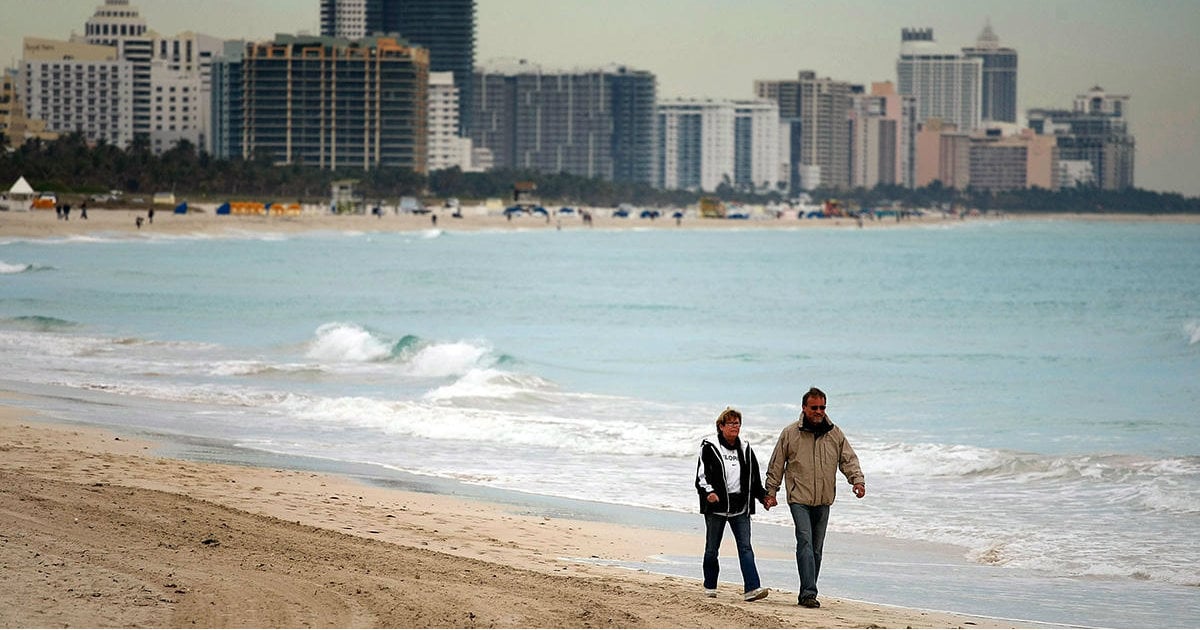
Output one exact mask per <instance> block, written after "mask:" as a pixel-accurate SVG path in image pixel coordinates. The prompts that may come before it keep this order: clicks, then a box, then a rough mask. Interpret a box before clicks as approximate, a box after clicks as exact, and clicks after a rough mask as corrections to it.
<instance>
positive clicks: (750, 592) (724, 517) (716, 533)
mask: <svg viewBox="0 0 1200 630" xmlns="http://www.w3.org/2000/svg"><path fill="white" fill-rule="evenodd" d="M741 430H742V414H741V413H740V412H738V411H737V410H736V409H733V408H731V407H726V408H725V411H722V412H721V414H720V415H719V416H717V434H716V435H715V436H712V435H710V436H708V437H706V438H704V440H703V441H701V442H700V458H699V462H698V463H697V465H696V492H697V493H698V494H699V495H700V513H701V514H703V515H704V529H705V538H704V565H703V566H704V594H705V595H706V596H708V597H716V596H717V574H718V573H719V572H720V565H719V563H718V558H717V557H718V554H719V553H720V551H721V538H722V537H723V536H724V534H725V525H726V523H728V524H729V529H730V530H732V531H733V539H734V541H735V542H736V543H737V552H738V563H739V564H740V565H741V568H742V586H743V593H742V596H743V598H744V599H745V600H746V601H748V602H752V601H756V600H759V599H762V598H764V597H766V596H767V593H769V592H770V591H768V590H767V589H765V588H763V587H762V584H761V582H760V581H759V578H758V567H756V566H755V564H754V549H753V548H752V547H751V545H750V515H752V514H754V502H755V501H762V502H763V506H764V507H767V509H770V507H769V506H768V505H767V503H766V502H765V500H766V499H767V498H769V495H768V494H767V493H766V491H765V490H764V489H763V485H762V475H761V474H760V473H759V469H758V458H756V457H755V456H754V450H753V449H751V448H750V445H749V444H748V443H746V442H743V441H742V440H741V439H740V438H739V437H738V434H739V433H740V432H741Z"/></svg>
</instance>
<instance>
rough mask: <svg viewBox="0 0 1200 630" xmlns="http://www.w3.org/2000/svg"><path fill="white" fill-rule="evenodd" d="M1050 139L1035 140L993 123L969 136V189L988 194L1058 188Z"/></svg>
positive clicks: (1026, 132) (1054, 151)
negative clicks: (1026, 189) (992, 192)
mask: <svg viewBox="0 0 1200 630" xmlns="http://www.w3.org/2000/svg"><path fill="white" fill-rule="evenodd" d="M1054 144H1055V143H1054V139H1053V138H1048V137H1046V136H1038V135H1035V134H1034V133H1033V131H1031V130H1029V129H1024V130H1019V129H1016V128H1015V125H1012V124H1011V123H994V124H992V125H989V126H988V127H985V128H983V129H980V130H977V131H976V132H975V133H972V134H971V136H970V145H969V147H970V148H969V154H968V161H969V172H968V175H967V181H968V183H969V185H970V186H971V187H972V188H975V189H978V190H989V191H997V192H998V191H1005V190H1020V189H1023V188H1033V187H1038V188H1042V189H1045V190H1056V189H1057V188H1058V181H1057V176H1058V169H1057V168H1056V167H1055V162H1056V159H1057V152H1058V149H1057V147H1055V146H1054Z"/></svg>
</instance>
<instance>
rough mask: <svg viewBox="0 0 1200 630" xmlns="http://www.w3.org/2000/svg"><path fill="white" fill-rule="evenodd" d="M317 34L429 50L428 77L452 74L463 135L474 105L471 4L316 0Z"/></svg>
mask: <svg viewBox="0 0 1200 630" xmlns="http://www.w3.org/2000/svg"><path fill="white" fill-rule="evenodd" d="M321 34H322V35H325V36H329V37H343V38H346V39H358V38H361V37H366V36H368V35H399V36H400V37H401V38H403V39H405V40H407V42H408V44H409V45H412V46H419V47H422V48H425V49H427V50H428V51H429V70H430V71H431V72H452V73H454V85H456V86H458V91H459V102H460V103H461V104H462V107H461V109H460V115H459V129H458V134H459V135H467V131H468V130H469V129H470V128H471V126H470V122H471V121H470V115H471V113H472V110H473V107H472V104H473V103H474V91H473V90H474V85H475V84H474V81H473V80H472V74H473V73H474V69H475V0H321Z"/></svg>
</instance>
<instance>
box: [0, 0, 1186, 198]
mask: <svg viewBox="0 0 1200 630" xmlns="http://www.w3.org/2000/svg"><path fill="white" fill-rule="evenodd" d="M102 4H103V0H0V12H2V13H3V15H4V17H3V19H2V20H0V64H2V65H5V66H12V65H15V62H16V61H17V60H19V59H20V56H21V39H22V38H23V37H25V36H33V37H45V38H51V39H65V38H67V37H69V36H70V34H71V32H72V31H75V32H82V31H83V25H84V22H85V21H86V20H87V19H88V17H89V16H91V14H92V13H93V11H94V10H95V9H96V7H98V6H100V5H102ZM131 5H132V6H134V7H136V8H137V9H139V10H140V11H141V14H142V15H143V17H145V18H146V20H147V23H148V25H149V27H150V28H152V29H154V30H156V31H158V32H159V33H161V34H164V35H173V34H176V33H179V32H182V31H187V30H191V31H196V32H200V33H205V34H208V35H213V36H216V37H223V38H231V39H232V38H247V39H270V38H271V37H272V36H273V35H274V34H275V33H298V32H308V33H314V34H315V33H318V32H319V31H320V22H319V7H320V1H319V0H190V1H181V0H131ZM477 7H478V11H477V20H478V22H477V31H476V32H477V39H476V60H477V61H483V60H487V59H492V58H499V57H508V58H521V59H527V60H529V61H531V62H536V63H540V64H542V65H544V66H548V67H551V68H573V67H578V66H585V67H586V66H598V65H604V64H609V63H620V64H625V65H628V66H631V67H634V68H637V69H641V70H649V71H651V72H653V73H654V74H655V75H656V76H657V77H658V86H659V95H660V97H663V98H667V97H712V98H750V97H752V96H753V85H754V80H755V79H788V78H793V77H794V76H795V75H796V73H797V72H798V71H800V70H813V71H815V72H816V73H817V74H818V76H822V77H832V78H834V79H838V80H843V81H851V82H854V83H861V84H865V85H869V84H870V83H871V82H873V81H893V82H894V81H895V80H896V57H897V55H898V53H899V49H900V29H901V28H904V27H930V28H933V30H934V37H935V39H936V40H937V43H938V45H939V46H940V47H941V48H942V49H943V50H945V51H947V52H958V51H959V50H960V49H961V48H962V47H963V46H970V45H973V44H974V42H975V40H976V38H977V37H978V36H979V32H980V31H981V30H982V29H983V26H984V24H985V22H986V21H988V20H990V21H991V24H992V29H993V30H994V31H995V32H996V35H997V36H999V38H1000V43H1001V45H1003V46H1006V47H1011V48H1015V49H1016V50H1017V53H1018V54H1019V55H1020V69H1019V72H1018V78H1017V83H1018V85H1017V91H1018V95H1017V107H1018V109H1019V111H1020V112H1021V115H1022V116H1023V115H1024V111H1025V110H1026V109H1028V108H1031V107H1057V108H1067V109H1069V108H1070V107H1071V104H1072V101H1073V99H1074V97H1075V95H1077V94H1081V93H1084V92H1086V91H1087V90H1088V89H1090V88H1091V87H1092V86H1095V85H1099V86H1101V87H1103V88H1104V89H1105V90H1107V91H1108V92H1110V93H1113V94H1128V95H1129V96H1131V97H1132V99H1131V102H1130V124H1131V127H1132V131H1133V133H1134V135H1135V137H1136V139H1137V162H1136V168H1135V172H1134V180H1135V184H1136V185H1137V186H1138V187H1140V188H1148V189H1151V190H1160V191H1170V192H1180V193H1183V194H1185V195H1188V196H1200V71H1197V70H1196V68H1197V67H1200V36H1197V35H1196V33H1197V32H1200V0H1153V1H1141V0H1137V1H1135V0H858V1H855V2H850V1H848V0H847V1H845V2H842V1H838V0H478V1H477Z"/></svg>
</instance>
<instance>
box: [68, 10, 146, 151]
mask: <svg viewBox="0 0 1200 630" xmlns="http://www.w3.org/2000/svg"><path fill="white" fill-rule="evenodd" d="M152 37H153V33H151V32H150V31H149V29H148V28H147V27H146V19H145V18H143V17H142V16H141V14H140V13H139V12H138V10H137V7H134V6H132V5H130V4H129V0H104V4H103V5H101V6H99V7H97V8H96V11H95V13H93V14H92V17H90V18H88V20H87V22H86V23H85V24H84V35H83V37H82V41H85V42H87V43H89V44H94V45H98V46H113V47H115V48H116V49H117V55H118V57H119V58H120V59H124V60H125V61H128V62H129V63H130V66H131V67H132V73H133V74H132V80H131V86H130V87H131V89H132V103H131V107H132V114H131V122H132V125H133V133H134V135H135V136H141V137H143V138H147V139H148V138H149V136H150V125H151V122H150V118H151V113H150V110H151V92H152V91H153V90H152V87H151V85H150V58H151V54H152V47H153V43H152V41H151V39H152Z"/></svg>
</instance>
